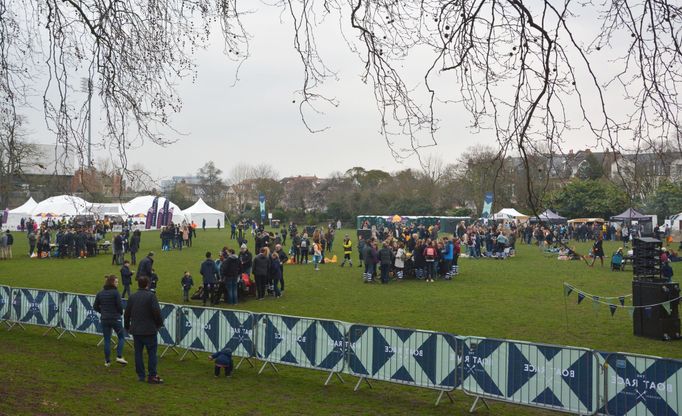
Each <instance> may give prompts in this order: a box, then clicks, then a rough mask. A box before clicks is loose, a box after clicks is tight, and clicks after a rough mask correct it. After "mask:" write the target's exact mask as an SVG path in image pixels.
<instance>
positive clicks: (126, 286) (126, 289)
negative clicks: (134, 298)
mask: <svg viewBox="0 0 682 416" xmlns="http://www.w3.org/2000/svg"><path fill="white" fill-rule="evenodd" d="M132 277H133V272H131V271H130V262H128V260H126V261H124V262H123V267H121V283H123V293H122V294H121V297H122V298H125V297H126V294H128V297H130V285H131V284H132V283H133V279H132Z"/></svg>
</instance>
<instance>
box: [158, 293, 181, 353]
mask: <svg viewBox="0 0 682 416" xmlns="http://www.w3.org/2000/svg"><path fill="white" fill-rule="evenodd" d="M159 307H160V308H161V319H163V327H161V328H160V329H159V334H158V337H157V338H158V341H159V345H164V346H168V347H173V346H175V342H176V341H175V339H176V336H177V332H178V307H177V306H175V305H173V304H172V303H159Z"/></svg>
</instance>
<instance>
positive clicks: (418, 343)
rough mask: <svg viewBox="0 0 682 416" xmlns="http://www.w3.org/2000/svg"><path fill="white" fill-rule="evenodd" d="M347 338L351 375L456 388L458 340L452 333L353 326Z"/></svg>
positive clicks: (438, 387)
mask: <svg viewBox="0 0 682 416" xmlns="http://www.w3.org/2000/svg"><path fill="white" fill-rule="evenodd" d="M348 336H349V339H348V341H349V342H348V346H349V351H348V368H347V370H346V371H347V372H348V373H349V374H351V375H354V376H357V377H361V379H362V378H368V379H374V380H380V381H388V382H391V383H399V384H407V385H412V386H417V387H425V388H431V389H437V390H444V391H450V390H453V389H454V388H455V387H456V385H457V384H456V383H457V376H456V374H457V369H458V364H459V358H458V354H457V351H458V349H457V346H458V341H457V339H456V338H455V336H454V335H452V334H444V333H440V332H431V331H420V330H414V329H404V328H392V327H382V326H371V325H361V324H354V325H351V327H350V329H349V332H348Z"/></svg>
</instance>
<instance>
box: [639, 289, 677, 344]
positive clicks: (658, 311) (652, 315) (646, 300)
mask: <svg viewBox="0 0 682 416" xmlns="http://www.w3.org/2000/svg"><path fill="white" fill-rule="evenodd" d="M679 297H680V285H679V283H668V282H655V281H646V280H635V281H633V282H632V304H633V305H634V306H646V305H655V306H650V307H646V308H635V313H634V315H633V330H634V334H635V335H636V336H640V337H647V338H654V339H661V340H671V339H680V337H681V336H680V313H679V303H680V301H679V299H678V298H679ZM673 299H675V300H674V301H672V300H673ZM668 301H672V302H671V310H670V314H668V312H667V311H666V310H665V308H664V307H663V305H660V304H662V303H664V302H668Z"/></svg>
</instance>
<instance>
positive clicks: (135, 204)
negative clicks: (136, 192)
mask: <svg viewBox="0 0 682 416" xmlns="http://www.w3.org/2000/svg"><path fill="white" fill-rule="evenodd" d="M154 198H155V196H154V195H145V196H138V197H137V198H133V199H131V200H130V201H128V202H126V203H125V204H123V209H122V210H121V211H122V214H121V215H123V217H124V218H128V217H133V220H134V221H135V220H136V221H139V222H144V221H145V220H146V218H147V211H148V210H149V208H151V206H152V203H153V202H154ZM165 203H166V198H164V197H162V196H160V197H159V201H158V209H159V210H160V209H161V208H163V205H164V204H165ZM169 208H172V209H173V218H172V220H171V221H173V223H174V224H181V223H182V222H183V221H184V220H185V216H184V215H183V214H182V210H181V209H180V208H179V207H178V206H177V205H175V204H174V203H173V202H172V201H170V204H169Z"/></svg>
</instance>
